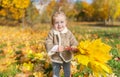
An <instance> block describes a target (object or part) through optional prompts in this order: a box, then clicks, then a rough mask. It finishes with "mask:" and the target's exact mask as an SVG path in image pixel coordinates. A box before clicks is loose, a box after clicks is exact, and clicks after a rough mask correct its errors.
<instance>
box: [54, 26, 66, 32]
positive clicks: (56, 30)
mask: <svg viewBox="0 0 120 77" xmlns="http://www.w3.org/2000/svg"><path fill="white" fill-rule="evenodd" d="M67 31H68V29H67V28H66V27H65V29H64V30H63V31H61V32H59V31H57V30H55V29H53V32H54V34H59V33H63V34H64V33H67Z"/></svg>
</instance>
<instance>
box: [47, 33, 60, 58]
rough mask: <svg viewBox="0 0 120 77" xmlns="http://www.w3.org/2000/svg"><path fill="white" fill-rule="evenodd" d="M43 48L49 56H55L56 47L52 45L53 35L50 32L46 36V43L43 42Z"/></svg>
mask: <svg viewBox="0 0 120 77" xmlns="http://www.w3.org/2000/svg"><path fill="white" fill-rule="evenodd" d="M45 48H46V50H47V52H48V55H49V56H51V55H53V54H55V52H56V51H57V49H58V46H57V45H54V44H53V33H52V31H50V32H49V33H48V36H47V38H46V41H45Z"/></svg>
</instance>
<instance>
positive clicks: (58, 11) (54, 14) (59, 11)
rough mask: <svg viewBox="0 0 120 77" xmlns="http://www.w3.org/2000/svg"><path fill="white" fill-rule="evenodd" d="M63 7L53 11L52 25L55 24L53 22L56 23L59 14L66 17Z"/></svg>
mask: <svg viewBox="0 0 120 77" xmlns="http://www.w3.org/2000/svg"><path fill="white" fill-rule="evenodd" d="M61 9H62V7H59V8H58V10H57V11H56V12H54V13H53V15H52V18H51V21H52V25H53V23H54V19H55V17H57V16H59V15H63V16H64V17H65V19H66V15H65V13H64V12H63V11H61Z"/></svg>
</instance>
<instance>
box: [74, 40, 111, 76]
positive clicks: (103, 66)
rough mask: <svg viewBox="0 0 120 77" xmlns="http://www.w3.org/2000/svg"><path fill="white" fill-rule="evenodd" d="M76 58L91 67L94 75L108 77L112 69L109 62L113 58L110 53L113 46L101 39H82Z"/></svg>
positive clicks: (78, 61)
mask: <svg viewBox="0 0 120 77" xmlns="http://www.w3.org/2000/svg"><path fill="white" fill-rule="evenodd" d="M75 50H77V53H75V56H74V58H75V60H77V63H78V64H81V65H82V66H86V67H89V68H90V69H91V70H92V75H93V77H100V76H103V77H106V76H107V74H111V73H112V70H111V68H110V67H109V65H108V64H107V62H108V60H110V59H111V58H112V55H110V50H111V46H109V45H107V44H105V43H103V42H102V41H101V39H95V40H92V41H90V40H85V41H81V42H80V43H79V45H78V46H77V49H75Z"/></svg>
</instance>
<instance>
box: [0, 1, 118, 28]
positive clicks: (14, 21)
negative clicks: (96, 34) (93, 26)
mask: <svg viewBox="0 0 120 77" xmlns="http://www.w3.org/2000/svg"><path fill="white" fill-rule="evenodd" d="M60 6H62V10H63V11H64V12H65V14H66V15H67V17H68V19H69V21H73V22H99V23H101V24H103V25H118V24H119V21H120V9H119V8H120V0H26V1H24V0H20V1H18V2H17V1H16V0H0V24H2V25H18V24H20V23H25V24H27V25H30V26H34V24H37V23H50V21H51V15H52V14H53V12H54V11H55V10H56V9H57V7H60ZM23 25H24V24H23Z"/></svg>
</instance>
